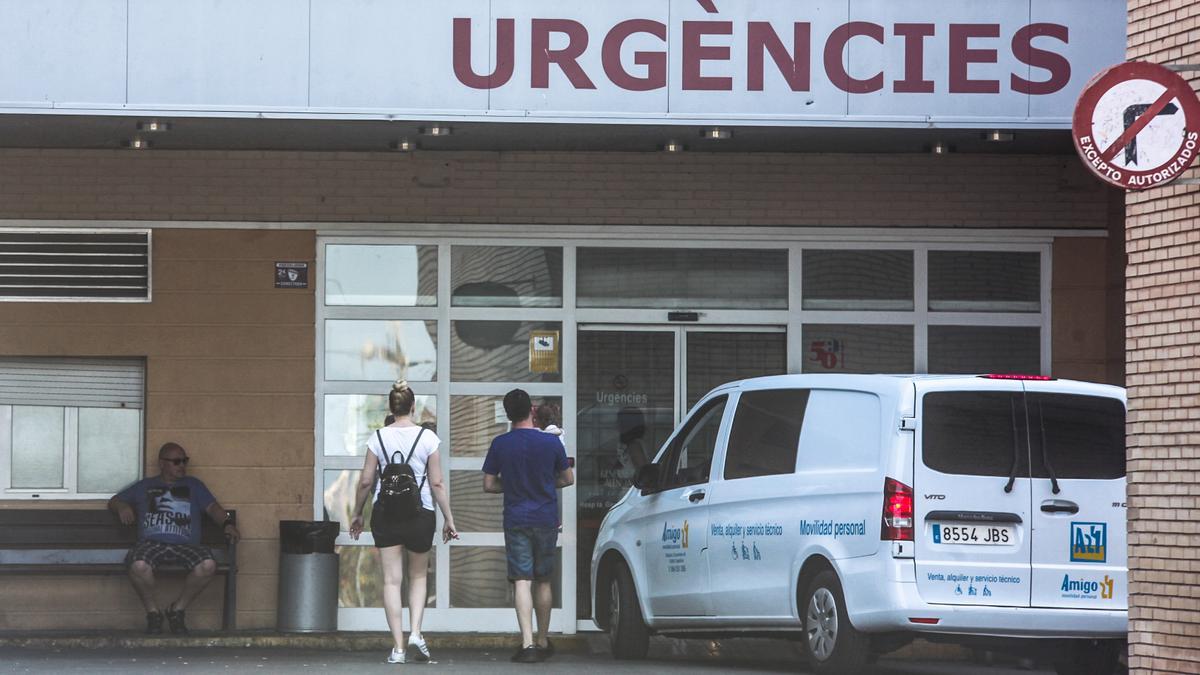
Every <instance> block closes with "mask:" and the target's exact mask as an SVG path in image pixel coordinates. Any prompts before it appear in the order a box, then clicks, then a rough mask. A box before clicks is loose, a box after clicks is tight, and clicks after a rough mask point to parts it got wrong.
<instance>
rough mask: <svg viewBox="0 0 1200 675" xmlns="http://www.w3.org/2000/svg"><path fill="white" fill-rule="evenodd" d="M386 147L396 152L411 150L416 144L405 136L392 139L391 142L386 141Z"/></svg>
mask: <svg viewBox="0 0 1200 675" xmlns="http://www.w3.org/2000/svg"><path fill="white" fill-rule="evenodd" d="M388 147H389V148H391V149H392V150H395V151H396V152H412V151H413V150H415V149H416V147H417V144H416V143H413V142H412V141H410V140H408V139H407V138H401V139H400V140H398V141H392V142H391V143H388Z"/></svg>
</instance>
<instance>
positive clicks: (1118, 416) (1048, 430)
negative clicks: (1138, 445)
mask: <svg viewBox="0 0 1200 675" xmlns="http://www.w3.org/2000/svg"><path fill="white" fill-rule="evenodd" d="M1027 405H1028V407H1029V419H1030V422H1031V427H1030V433H1029V437H1030V439H1031V440H1032V442H1033V443H1032V455H1033V476H1034V478H1049V477H1050V476H1051V475H1053V476H1054V477H1055V478H1090V479H1093V480H1112V479H1114V478H1123V477H1124V476H1125V406H1124V405H1122V404H1121V402H1120V401H1118V400H1117V399H1112V398H1103V397H1100V396H1078V395H1074V394H1041V393H1031V394H1029V398H1028V399H1027ZM1043 449H1044V450H1045V451H1044V452H1043Z"/></svg>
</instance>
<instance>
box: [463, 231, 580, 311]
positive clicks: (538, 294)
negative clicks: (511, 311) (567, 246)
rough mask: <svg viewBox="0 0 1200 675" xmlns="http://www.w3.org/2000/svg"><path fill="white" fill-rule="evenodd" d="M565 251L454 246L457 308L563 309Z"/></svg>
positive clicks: (533, 248) (520, 247) (514, 247)
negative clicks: (563, 252) (563, 256)
mask: <svg viewBox="0 0 1200 675" xmlns="http://www.w3.org/2000/svg"><path fill="white" fill-rule="evenodd" d="M562 273H563V261H562V249H561V248H559V247H532V246H452V247H451V248H450V275H451V276H450V287H451V288H452V289H453V290H452V295H451V298H450V304H452V305H454V306H455V307H562Z"/></svg>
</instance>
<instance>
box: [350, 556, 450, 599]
mask: <svg viewBox="0 0 1200 675" xmlns="http://www.w3.org/2000/svg"><path fill="white" fill-rule="evenodd" d="M334 551H335V552H336V553H337V554H338V572H339V577H340V578H339V579H338V607H383V567H382V565H381V563H380V560H379V549H377V548H375V547H374V546H335V547H334ZM437 551H438V547H437V546H434V547H433V548H431V549H429V568H428V570H427V572H426V575H427V576H426V577H425V587H426V589H427V590H426V595H425V606H426V607H434V606H436V605H437V579H436V571H437ZM407 564H408V563H407V562H405V565H407ZM404 571H405V575H404V581H402V582H401V584H400V597H402V598H404V605H405V607H407V606H408V568H407V567H406V568H405V570H404Z"/></svg>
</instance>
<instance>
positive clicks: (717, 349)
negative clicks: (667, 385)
mask: <svg viewBox="0 0 1200 675" xmlns="http://www.w3.org/2000/svg"><path fill="white" fill-rule="evenodd" d="M785 373H787V335H785V334H784V333H715V332H714V333H708V332H705V333H699V332H689V333H688V334H687V407H688V408H691V407H692V406H693V405H695V403H696V401H699V400H700V398H701V397H702V396H704V395H705V394H707V393H708V392H709V391H711V390H712V389H713V387H716V386H717V385H719V384H724V383H726V382H733V381H734V380H744V379H746V378H748V377H760V376H762V375H783V374H785Z"/></svg>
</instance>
